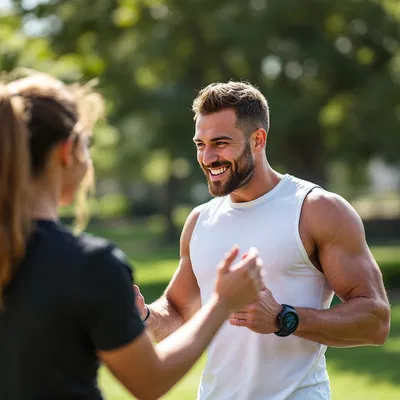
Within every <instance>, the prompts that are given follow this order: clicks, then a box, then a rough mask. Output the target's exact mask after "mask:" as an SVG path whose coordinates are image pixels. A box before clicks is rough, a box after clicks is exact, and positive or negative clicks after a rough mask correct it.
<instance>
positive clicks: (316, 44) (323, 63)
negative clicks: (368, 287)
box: [0, 0, 400, 400]
mask: <svg viewBox="0 0 400 400" xmlns="http://www.w3.org/2000/svg"><path fill="white" fill-rule="evenodd" d="M16 67H28V68H35V69H38V70H40V71H43V72H49V73H52V74H54V75H56V76H57V77H59V78H60V79H63V80H64V81H66V82H72V81H75V80H79V81H87V80H90V79H94V78H99V83H98V87H99V90H101V92H102V93H103V94H104V96H105V98H106V104H107V119H106V121H103V122H101V123H100V124H99V125H98V126H97V128H96V133H95V145H94V148H93V158H94V163H95V167H96V170H97V172H96V179H97V189H96V193H95V195H94V197H93V199H92V200H91V202H90V210H91V213H92V218H91V222H90V225H89V227H88V230H89V231H90V232H93V233H95V234H99V235H102V236H105V237H107V238H110V239H111V240H113V241H114V242H116V243H117V244H118V245H119V246H120V247H121V248H122V249H123V250H124V251H125V252H126V253H127V254H128V256H129V257H130V258H131V260H132V263H133V265H134V266H135V279H136V281H137V282H138V284H139V285H140V287H141V289H142V292H143V293H144V295H145V297H146V301H147V302H150V301H152V300H154V299H156V298H157V297H158V296H159V295H160V294H161V293H162V291H163V289H164V288H165V286H166V284H167V283H168V281H169V279H170V277H171V275H172V274H173V272H174V270H175V268H176V266H177V260H178V243H179V233H180V230H181V228H182V224H183V222H184V220H185V218H186V216H187V215H188V212H189V211H190V210H191V208H192V207H193V206H195V205H198V204H200V203H203V202H205V201H207V200H208V199H209V194H208V191H207V186H206V184H205V179H204V177H203V176H202V172H201V171H200V169H199V168H198V166H197V165H196V151H195V148H194V145H193V143H192V137H193V134H194V127H193V116H192V113H191V103H192V100H193V98H194V97H195V95H196V93H197V92H198V90H199V89H201V88H202V87H203V86H205V85H207V84H209V83H210V82H214V81H227V80H229V79H236V80H248V81H250V82H251V83H253V84H255V85H257V86H258V87H259V88H260V89H261V91H262V92H263V93H264V94H265V96H266V97H267V99H268V101H269V103H270V108H271V130H270V134H269V138H268V145H267V155H268V158H269V161H270V163H271V165H272V166H273V167H274V168H275V169H277V170H278V171H279V172H281V173H286V172H287V173H290V174H293V175H296V176H298V177H300V178H303V179H308V180H312V181H314V182H316V183H318V184H320V185H322V186H323V187H325V188H327V189H328V190H332V191H335V192H338V193H339V194H341V195H343V196H344V197H345V198H346V199H348V200H349V201H350V202H351V203H352V204H353V205H354V207H355V208H356V209H357V211H358V212H359V213H360V215H361V216H362V218H363V221H364V224H365V228H366V232H367V238H368V242H369V244H370V245H371V248H372V251H373V253H374V255H375V257H376V258H377V260H378V262H379V264H380V266H381V268H382V272H383V275H384V280H385V284H386V286H387V289H388V293H389V296H390V300H391V304H392V331H391V334H390V337H389V340H388V341H387V343H386V344H385V345H384V346H383V347H364V348H356V349H328V352H327V359H328V369H329V372H330V375H331V385H332V390H333V400H343V399H352V400H367V399H371V400H389V399H390V400H395V399H399V398H400V367H399V365H400V295H399V293H400V195H399V191H400V163H399V161H400V157H399V152H400V1H399V0H335V1H334V0H79V1H78V0H68V1H62V0H23V1H16V0H15V1H14V0H0V70H1V71H2V72H7V71H11V70H12V69H14V68H16ZM63 217H64V218H65V221H67V222H69V221H71V218H72V216H71V210H70V209H66V210H64V213H63ZM204 360H205V358H204V356H203V358H202V359H201V360H200V361H199V362H198V363H197V364H196V366H195V367H194V368H193V369H192V371H191V373H190V374H189V375H188V376H187V377H186V378H184V379H183V381H181V383H180V384H179V385H178V386H177V387H176V388H174V389H173V390H172V391H171V392H170V393H169V394H167V395H166V396H165V397H164V398H165V399H169V400H173V399H176V400H177V399H179V400H182V399H183V400H185V399H194V398H195V394H196V390H197V384H198V381H199V377H200V373H201V369H202V366H203V365H204ZM100 385H101V387H102V388H103V390H104V393H105V395H106V398H107V399H110V400H128V399H131V398H132V397H131V396H129V395H128V394H127V392H126V391H124V389H123V388H121V386H119V385H118V384H117V383H116V382H115V380H114V379H113V378H112V376H111V375H110V374H109V373H108V371H107V370H106V369H102V371H101V379H100Z"/></svg>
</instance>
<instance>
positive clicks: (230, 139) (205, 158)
mask: <svg viewBox="0 0 400 400" xmlns="http://www.w3.org/2000/svg"><path fill="white" fill-rule="evenodd" d="M236 122H237V121H236V114H235V112H234V111H233V110H232V109H226V110H222V111H218V112H216V113H213V114H208V115H199V116H198V118H197V121H196V134H195V136H194V138H193V141H194V142H195V144H196V147H197V161H198V162H199V164H200V167H201V168H202V170H203V172H204V174H205V176H206V178H207V183H208V189H209V191H210V194H211V195H213V196H226V195H228V194H229V193H232V192H233V191H235V190H237V189H238V188H240V187H242V186H244V185H246V184H247V183H248V182H249V181H250V180H251V178H252V176H253V173H254V159H253V155H252V152H251V148H250V143H249V140H248V138H247V137H246V136H245V134H244V133H243V132H242V131H241V130H240V129H239V128H238V127H237V126H236Z"/></svg>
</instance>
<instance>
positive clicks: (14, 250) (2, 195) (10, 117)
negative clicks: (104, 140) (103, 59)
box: [0, 72, 103, 304]
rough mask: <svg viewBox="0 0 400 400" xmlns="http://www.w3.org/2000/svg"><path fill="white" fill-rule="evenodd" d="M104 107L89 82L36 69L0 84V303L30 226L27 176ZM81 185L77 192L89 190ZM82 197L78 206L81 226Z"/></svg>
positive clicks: (87, 130)
mask: <svg viewBox="0 0 400 400" xmlns="http://www.w3.org/2000/svg"><path fill="white" fill-rule="evenodd" d="M102 113H103V100H102V98H101V96H100V95H99V94H97V93H96V92H94V91H93V90H92V87H91V85H84V86H81V85H73V86H70V85H65V84H63V83H62V82H61V81H59V80H57V79H55V78H53V77H51V76H48V75H45V74H42V73H37V72H29V76H26V77H24V78H20V79H17V80H14V81H11V82H10V81H9V82H8V83H3V84H0V304H1V298H2V291H3V290H4V288H5V287H6V286H7V285H8V284H9V283H10V281H11V279H12V277H13V274H14V269H15V267H16V266H17V265H18V263H19V262H20V261H21V259H22V258H23V257H24V255H25V248H26V244H27V240H28V238H29V234H30V231H31V216H30V212H29V207H30V196H31V193H30V192H29V188H30V182H31V179H34V178H37V177H38V176H40V175H41V173H42V172H43V170H44V168H45V166H46V161H47V157H48V155H49V154H50V151H51V149H52V148H53V146H54V145H56V144H57V143H60V142H62V141H64V140H67V139H68V138H70V136H71V135H81V134H89V135H90V134H91V132H92V129H93V125H94V124H95V122H96V121H97V119H98V118H99V117H101V116H102ZM82 132H84V133H82ZM92 172H93V171H92V170H91V171H89V174H91V173H92ZM89 181H90V180H88V179H85V182H89ZM85 186H86V187H85V188H81V189H82V190H81V192H86V193H87V191H88V189H89V185H87V184H86V185H85ZM84 198H85V196H82V195H81V196H80V203H81V204H80V206H79V207H76V216H77V218H76V220H77V223H78V225H80V226H81V227H82V226H83V225H84V219H85V218H87V212H86V209H85V201H84Z"/></svg>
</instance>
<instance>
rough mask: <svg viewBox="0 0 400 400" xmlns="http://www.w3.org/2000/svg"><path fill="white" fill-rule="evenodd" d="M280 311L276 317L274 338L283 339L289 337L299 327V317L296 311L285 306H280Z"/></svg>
mask: <svg viewBox="0 0 400 400" xmlns="http://www.w3.org/2000/svg"><path fill="white" fill-rule="evenodd" d="M282 307H283V308H282V311H281V312H280V313H279V314H278V316H277V317H276V323H277V325H278V331H277V332H275V335H276V336H280V337H284V336H289V335H291V334H292V333H293V332H294V331H295V330H296V329H297V327H298V326H299V316H298V315H297V312H296V309H295V308H294V307H292V306H289V305H287V304H282Z"/></svg>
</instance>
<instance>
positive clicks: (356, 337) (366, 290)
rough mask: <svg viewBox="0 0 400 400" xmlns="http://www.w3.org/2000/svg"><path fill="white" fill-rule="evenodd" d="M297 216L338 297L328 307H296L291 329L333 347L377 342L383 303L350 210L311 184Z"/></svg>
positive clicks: (383, 332)
mask: <svg viewBox="0 0 400 400" xmlns="http://www.w3.org/2000/svg"><path fill="white" fill-rule="evenodd" d="M301 222H302V223H304V224H305V227H306V229H307V231H308V232H309V233H310V235H311V238H312V239H313V240H314V242H315V244H316V248H317V249H318V260H319V263H320V264H321V267H322V270H323V272H324V274H325V276H326V278H327V280H328V282H329V284H330V286H331V288H332V290H333V291H334V292H335V293H336V295H337V296H338V297H339V298H340V299H341V300H342V303H341V304H339V305H337V306H334V307H332V308H330V309H328V310H314V309H310V308H296V310H297V312H298V314H299V320H300V324H299V327H298V328H297V330H296V332H295V335H297V336H300V337H302V338H305V339H309V340H313V341H315V342H318V343H322V344H325V345H328V346H333V347H352V346H362V345H380V344H383V343H384V342H385V341H386V338H387V336H388V334H389V329H390V308H389V303H388V299H387V296H386V292H385V289H384V286H383V281H382V274H381V272H380V270H379V267H378V265H377V264H376V261H375V259H374V257H373V256H372V254H371V251H370V250H369V248H368V245H367V243H366V240H365V234H364V228H363V225H362V221H361V219H360V217H359V216H358V214H357V213H356V211H355V210H354V209H353V208H352V207H351V206H350V204H348V203H347V202H346V201H345V200H343V199H342V198H341V197H339V196H337V195H334V194H331V193H327V192H324V191H322V190H315V191H313V192H311V193H310V195H309V196H308V198H307V199H306V201H305V204H304V207H303V215H302V221H301Z"/></svg>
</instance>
